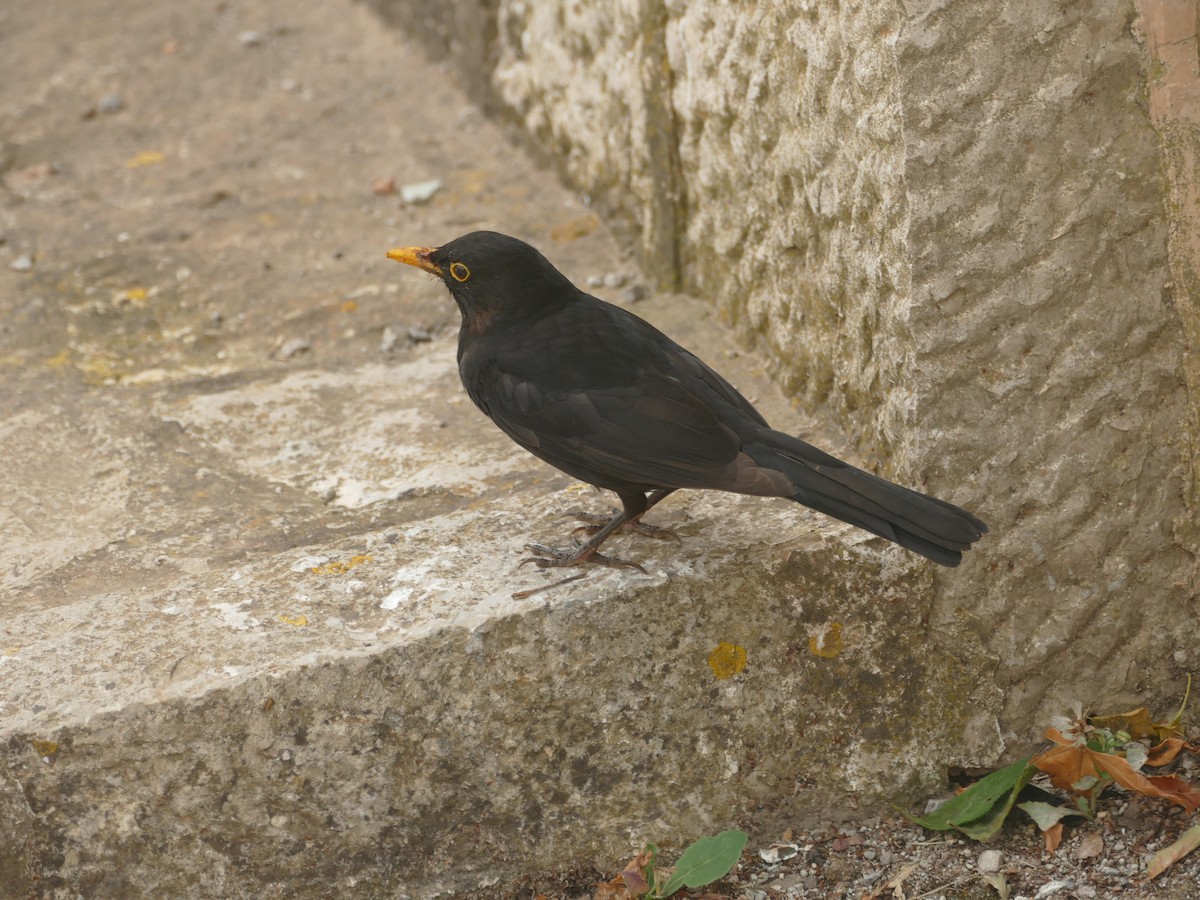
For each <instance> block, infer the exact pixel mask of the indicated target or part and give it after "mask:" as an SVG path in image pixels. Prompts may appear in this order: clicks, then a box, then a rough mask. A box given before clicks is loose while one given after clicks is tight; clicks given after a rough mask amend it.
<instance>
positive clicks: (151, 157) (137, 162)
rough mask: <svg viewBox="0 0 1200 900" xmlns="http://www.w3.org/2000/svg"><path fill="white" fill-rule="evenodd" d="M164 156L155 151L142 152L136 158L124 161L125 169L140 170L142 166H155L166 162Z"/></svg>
mask: <svg viewBox="0 0 1200 900" xmlns="http://www.w3.org/2000/svg"><path fill="white" fill-rule="evenodd" d="M166 158H167V157H166V154H164V153H160V152H159V151H157V150H143V151H142V152H141V153H139V154H138V155H137V156H134V157H131V158H130V159H127V160H125V168H127V169H140V168H141V167H142V166H157V165H158V164H159V163H161V162H164V161H165V160H166Z"/></svg>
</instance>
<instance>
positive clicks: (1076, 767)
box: [1030, 728, 1200, 813]
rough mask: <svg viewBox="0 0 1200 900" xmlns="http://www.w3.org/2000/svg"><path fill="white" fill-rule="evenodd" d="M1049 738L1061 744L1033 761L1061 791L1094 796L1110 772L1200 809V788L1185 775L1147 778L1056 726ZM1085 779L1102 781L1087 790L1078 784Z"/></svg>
mask: <svg viewBox="0 0 1200 900" xmlns="http://www.w3.org/2000/svg"><path fill="white" fill-rule="evenodd" d="M1046 737H1047V738H1049V739H1050V740H1052V741H1054V743H1055V744H1057V745H1058V746H1057V747H1052V748H1051V749H1049V750H1047V751H1046V752H1045V753H1039V754H1038V755H1037V756H1035V757H1033V759H1032V760H1030V762H1032V763H1033V764H1034V765H1035V766H1037V767H1038V768H1039V769H1041V770H1042V771H1043V772H1045V773H1046V774H1047V775H1049V776H1050V780H1051V781H1052V782H1053V783H1054V786H1055V787H1056V788H1058V789H1059V790H1062V791H1068V792H1069V793H1072V794H1076V795H1080V796H1085V797H1088V798H1090V799H1094V798H1095V794H1096V791H1097V789H1100V788H1102V787H1103V784H1104V781H1103V776H1104V775H1107V776H1108V777H1109V778H1110V779H1112V780H1113V781H1115V782H1116V783H1117V784H1119V785H1121V787H1123V788H1125V789H1126V790H1129V791H1136V792H1138V793H1140V794H1146V795H1147V796H1150V797H1161V798H1162V799H1164V800H1169V801H1170V802H1172V803H1178V804H1179V805H1180V806H1182V807H1183V808H1184V809H1185V810H1187V811H1188V812H1189V813H1192V812H1195V811H1196V809H1197V808H1200V791H1197V790H1196V789H1195V788H1193V787H1192V786H1191V785H1190V784H1188V783H1187V782H1186V781H1184V780H1183V779H1182V778H1176V777H1174V776H1171V775H1155V776H1150V777H1147V776H1145V775H1142V774H1141V773H1140V772H1137V771H1135V770H1134V768H1133V767H1132V766H1131V765H1130V764H1129V762H1128V761H1127V760H1126V759H1125V758H1124V757H1122V756H1115V755H1114V754H1112V753H1101V752H1099V751H1098V750H1092V749H1091V748H1089V747H1087V746H1084V745H1080V744H1073V743H1071V742H1070V741H1068V740H1067V739H1066V738H1064V737H1063V736H1062V734H1061V733H1059V731H1058V730H1057V729H1054V728H1047V729H1046ZM1086 778H1096V779H1100V780H1099V781H1098V783H1097V784H1096V785H1095V786H1093V787H1091V788H1088V789H1086V790H1080V789H1079V788H1076V787H1075V785H1077V784H1079V783H1080V782H1081V781H1083V780H1084V779H1086Z"/></svg>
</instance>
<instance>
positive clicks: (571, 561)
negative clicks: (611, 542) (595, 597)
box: [518, 544, 650, 575]
mask: <svg viewBox="0 0 1200 900" xmlns="http://www.w3.org/2000/svg"><path fill="white" fill-rule="evenodd" d="M525 549H526V550H528V551H529V552H530V553H535V554H537V555H536V556H527V557H525V558H524V559H523V560H521V562H520V563H519V564H518V568H519V567H520V566H523V565H525V563H533V564H534V565H535V566H537V567H538V568H539V569H551V568H564V567H568V566H586V565H597V566H606V567H607V568H610V569H637V570H638V571H639V572H641V573H642V574H643V575H649V574H650V573H649V572H647V571H646V570H645V569H644V568H643V567H642V565H641V564H640V563H635V562H633V561H631V560H628V559H618V558H617V557H615V556H605V555H604V554H602V553H596V552H595V551H594V550H593V551H592V552H590V553H588V552H586V550H587V547H586V545H584V546H583V547H577V548H575V549H574V550H562V549H560V548H558V547H548V546H547V545H545V544H526V545H525Z"/></svg>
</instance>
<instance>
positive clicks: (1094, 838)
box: [1075, 831, 1104, 859]
mask: <svg viewBox="0 0 1200 900" xmlns="http://www.w3.org/2000/svg"><path fill="white" fill-rule="evenodd" d="M1103 852H1104V835H1102V834H1101V833H1100V832H1098V831H1093V832H1090V833H1089V834H1085V835H1084V836H1083V840H1081V841H1080V842H1079V846H1078V847H1076V848H1075V858H1076V859H1091V858H1092V857H1094V856H1099V855H1100V854H1101V853H1103Z"/></svg>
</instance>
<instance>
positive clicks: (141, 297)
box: [113, 287, 150, 306]
mask: <svg viewBox="0 0 1200 900" xmlns="http://www.w3.org/2000/svg"><path fill="white" fill-rule="evenodd" d="M149 296H150V292H149V291H148V290H146V289H145V288H144V287H131V288H126V289H125V290H123V291H117V292H116V293H115V294H113V305H114V306H145V305H146V299H147V298H148V297H149Z"/></svg>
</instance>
